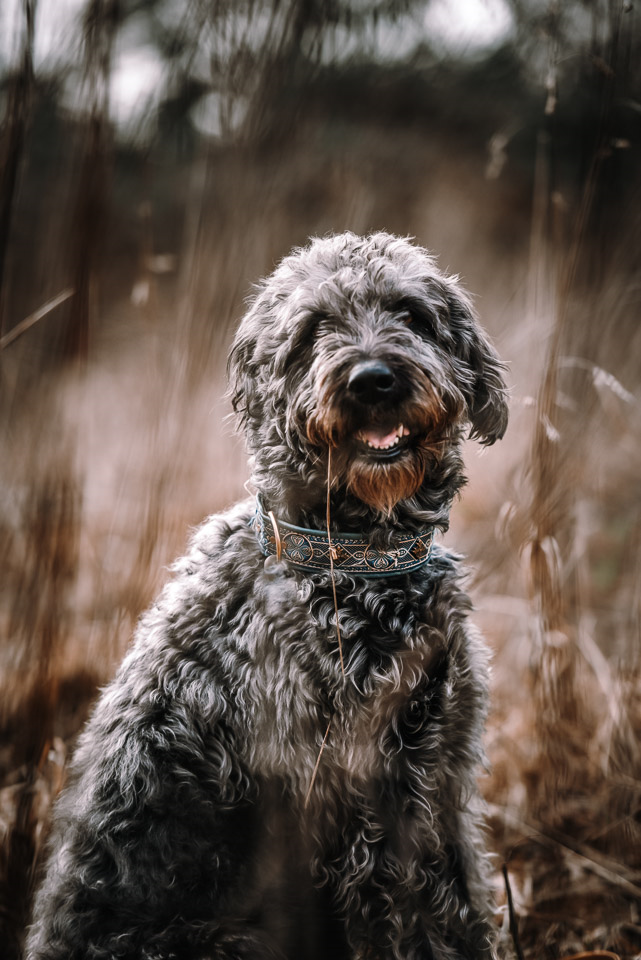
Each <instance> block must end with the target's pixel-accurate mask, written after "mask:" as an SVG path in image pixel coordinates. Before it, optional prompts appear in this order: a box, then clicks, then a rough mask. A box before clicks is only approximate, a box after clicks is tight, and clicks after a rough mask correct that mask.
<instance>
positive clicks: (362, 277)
mask: <svg viewBox="0 0 641 960" xmlns="http://www.w3.org/2000/svg"><path fill="white" fill-rule="evenodd" d="M229 373H230V384H231V393H232V402H233V405H234V409H235V410H236V411H237V413H238V414H239V415H240V417H241V419H242V421H243V422H244V424H245V427H246V429H247V433H248V439H249V444H250V448H251V450H252V452H253V454H254V455H255V457H256V461H257V466H258V471H257V472H258V476H259V478H260V477H261V476H262V478H263V479H265V480H266V481H267V479H268V478H269V477H272V479H273V478H274V477H275V476H279V477H280V478H281V479H282V478H283V477H284V475H285V474H287V475H288V477H289V479H290V481H291V480H292V479H293V478H295V481H296V482H297V483H299V484H302V485H308V486H313V485H314V483H315V482H317V481H319V480H321V479H322V480H323V482H324V478H325V475H326V469H327V454H328V450H330V449H331V452H332V477H333V480H334V482H338V484H339V485H343V486H344V487H345V488H346V489H347V491H348V493H350V494H352V495H353V496H355V497H356V498H357V499H358V500H360V501H361V502H362V503H364V504H367V505H368V506H369V507H372V508H374V509H375V510H376V511H379V512H380V513H383V514H389V513H391V511H392V510H393V509H394V507H395V506H396V504H398V503H399V502H401V501H404V500H407V499H408V498H412V497H415V496H416V495H418V494H419V493H420V489H421V487H422V485H424V484H425V483H426V482H427V477H428V475H429V477H430V479H431V481H433V478H434V472H435V470H438V465H439V464H444V463H445V462H446V461H447V453H448V451H450V450H451V449H452V448H453V447H455V446H457V444H458V441H459V440H460V439H461V437H462V435H463V432H464V430H465V428H466V426H468V425H469V428H470V434H471V436H473V437H475V438H477V439H479V440H480V441H481V442H482V443H486V444H490V443H494V441H495V440H498V439H499V438H500V437H501V436H502V435H503V433H504V431H505V428H506V425H507V404H506V389H505V384H504V381H503V376H502V373H503V365H502V364H501V362H500V361H499V359H498V357H497V354H496V352H495V350H494V348H493V347H492V346H491V344H490V343H489V341H488V339H487V337H486V336H485V334H484V332H483V330H482V329H481V327H480V325H479V323H478V320H477V317H476V314H475V311H474V308H473V306H472V304H471V301H470V299H469V297H468V296H467V294H466V293H465V292H464V290H462V288H461V287H460V286H459V284H458V282H457V280H456V278H454V277H449V276H446V275H444V274H443V273H441V272H440V271H439V270H438V269H437V267H436V263H435V260H434V258H433V257H431V256H430V255H429V254H428V253H427V252H426V251H425V250H424V249H422V248H421V247H418V246H415V245H414V244H412V243H410V242H409V241H408V240H404V239H399V238H397V237H393V236H390V235H389V234H385V233H377V234H374V235H372V236H370V237H357V236H355V235H354V234H352V233H345V234H341V235H339V236H333V237H329V238H325V239H320V240H312V241H311V242H310V244H309V245H308V246H307V247H304V248H302V249H300V250H296V251H294V252H293V253H292V254H291V255H290V256H288V257H286V258H285V259H284V260H283V261H282V262H281V264H280V265H279V267H278V268H277V269H276V271H275V272H274V273H273V274H272V275H271V276H270V277H269V278H268V279H267V280H266V281H264V282H263V284H262V285H261V286H260V288H259V291H258V294H257V295H256V297H255V299H254V300H253V302H252V304H251V306H250V308H249V310H248V312H247V314H246V316H245V317H244V319H243V321H242V323H241V325H240V328H239V330H238V333H237V335H236V338H235V341H234V344H233V346H232V351H231V355H230V359H229ZM452 495H453V494H452ZM450 500H451V496H450Z"/></svg>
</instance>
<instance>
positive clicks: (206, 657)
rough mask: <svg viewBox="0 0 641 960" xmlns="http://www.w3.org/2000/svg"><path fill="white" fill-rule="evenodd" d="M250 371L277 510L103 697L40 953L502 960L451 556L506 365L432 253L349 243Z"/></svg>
mask: <svg viewBox="0 0 641 960" xmlns="http://www.w3.org/2000/svg"><path fill="white" fill-rule="evenodd" d="M229 370H230V378H231V389H232V397H233V403H234V407H235V409H236V411H237V413H238V415H239V417H240V420H241V421H242V423H243V424H244V426H245V429H246V433H247V438H248V443H249V447H250V450H251V452H252V454H253V460H254V470H253V482H254V483H255V485H256V487H257V489H258V491H259V496H258V498H257V500H252V501H251V502H244V503H241V504H239V505H238V506H235V507H233V508H232V509H231V510H229V511H227V512H226V513H223V514H220V515H217V516H214V517H211V518H210V519H209V520H208V521H207V522H206V523H205V524H204V525H203V526H202V527H201V528H200V529H199V530H198V532H197V533H196V535H195V537H194V539H193V542H192V544H191V548H190V550H189V552H188V554H187V556H186V557H185V558H184V559H182V560H180V561H179V562H178V563H177V564H176V566H175V568H174V577H173V579H172V580H171V581H170V582H169V583H168V584H167V586H166V587H165V589H164V591H163V592H162V594H161V596H160V598H159V600H158V601H157V603H156V604H155V605H154V606H153V607H152V609H151V610H150V611H149V612H148V613H147V614H146V615H145V616H144V617H143V618H142V620H141V622H140V625H139V628H138V631H137V635H136V639H135V643H134V644H133V646H132V648H131V650H130V652H129V654H128V655H127V657H126V659H125V661H124V663H123V664H122V666H121V668H120V670H119V672H118V675H117V677H116V679H115V680H114V681H113V682H112V683H111V684H110V686H108V687H107V689H106V690H105V691H104V693H103V694H102V697H101V698H100V700H99V702H98V705H97V707H96V709H95V712H94V714H93V716H92V718H91V720H90V721H89V723H88V725H87V728H86V730H85V731H84V733H83V735H82V737H81V739H80V743H79V746H78V750H77V752H76V756H75V760H74V763H73V766H72V770H71V773H70V781H69V785H68V786H67V788H66V790H65V791H64V793H63V795H62V797H61V799H60V801H59V804H58V807H57V811H56V818H55V825H54V830H53V835H52V841H51V852H50V856H49V861H48V864H47V867H46V876H45V879H44V883H43V885H42V887H41V889H40V891H39V893H38V895H37V898H36V904H35V913H34V922H33V926H32V928H31V931H30V934H29V938H28V943H27V957H28V958H29V960H81V958H82V960H108V958H132V960H133V958H148V960H152V958H153V960H168V958H185V960H187V958H190V960H194V958H203V960H204V958H220V960H223V958H224V960H240V958H247V960H249V958H251V960H260V958H267V957H280V958H282V957H288V958H291V960H307V958H314V957H319V958H320V957H324V958H330V957H331V958H332V960H334V958H351V960H357V958H358V960H365V958H372V960H387V958H389V960H391V958H394V960H452V958H455V957H456V958H489V957H491V956H492V955H493V946H492V940H493V933H492V922H491V919H490V914H491V909H492V908H491V898H490V894H489V891H488V886H487V883H486V877H485V873H486V864H485V855H484V852H483V851H484V843H483V837H482V831H481V825H480V816H479V801H478V796H477V790H476V786H475V780H474V777H475V770H476V768H477V765H478V763H479V761H481V759H482V749H481V734H482V728H483V722H484V715H485V711H486V704H487V686H486V652H485V648H484V646H483V643H482V642H481V640H480V639H479V638H478V637H477V636H476V635H475V633H474V631H473V630H472V629H471V628H470V626H469V625H468V623H467V614H468V611H469V601H468V599H467V598H466V595H465V593H464V592H463V589H462V587H461V583H460V572H459V569H458V561H457V558H456V557H455V556H453V555H452V554H451V553H449V552H447V551H446V550H444V549H442V548H441V547H440V546H432V534H433V531H434V529H435V528H436V529H439V530H445V529H446V528H447V525H448V514H449V510H450V506H451V503H452V500H453V498H454V496H455V494H456V493H457V491H458V490H459V488H460V487H461V485H462V484H463V483H464V476H463V472H462V461H461V441H462V439H463V436H464V435H465V434H466V432H468V430H470V429H471V433H472V435H473V436H475V437H476V438H478V439H479V440H480V441H481V442H483V443H493V442H494V441H495V440H496V439H498V438H500V437H501V436H502V434H503V432H504V430H505V427H506V422H507V407H506V400H505V386H504V382H503V379H502V365H501V363H500V362H499V360H498V358H497V356H496V353H495V352H494V350H493V348H492V347H491V346H490V344H489V342H488V340H487V339H486V337H485V336H484V334H483V332H482V330H481V328H480V327H479V324H478V322H477V319H476V316H475V313H474V310H473V308H472V305H471V303H470V300H469V299H468V297H467V296H466V294H465V293H464V292H463V291H462V290H461V288H460V286H459V285H458V283H457V282H456V279H455V278H453V277H448V276H445V275H443V274H442V273H441V272H439V270H438V269H437V267H436V264H435V261H434V259H433V258H432V257H431V256H430V255H429V254H428V253H427V252H426V251H425V250H423V249H421V248H420V247H417V246H415V245H413V244H411V243H410V242H408V241H407V240H403V239H398V238H395V237H392V236H390V235H388V234H384V233H378V234H375V235H373V236H370V237H365V238H361V237H357V236H354V235H353V234H351V233H346V234H343V235H340V236H334V237H330V238H327V239H322V240H314V241H312V242H311V243H310V244H309V246H307V247H305V248H304V249H300V250H297V251H295V252H294V253H293V254H292V255H291V256H289V257H287V258H286V259H285V260H283V262H282V263H281V264H280V266H279V267H278V268H277V270H276V271H275V273H274V274H273V275H272V276H271V277H270V278H269V279H268V280H267V281H265V282H264V283H263V284H262V286H261V287H260V289H259V291H258V293H257V295H256V297H255V299H254V300H253V302H252V304H251V306H250V308H249V311H248V313H247V315H246V316H245V318H244V320H243V322H242V323H241V326H240V329H239V331H238V334H237V336H236V339H235V342H234V345H233V348H232V352H231V357H230V363H229ZM265 555H267V558H266V556H265Z"/></svg>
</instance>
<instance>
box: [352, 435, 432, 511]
mask: <svg viewBox="0 0 641 960" xmlns="http://www.w3.org/2000/svg"><path fill="white" fill-rule="evenodd" d="M424 477H425V456H424V455H423V453H422V451H421V450H414V451H412V452H411V455H410V454H405V455H403V457H402V459H400V460H399V461H397V462H394V463H376V462H373V461H367V460H362V459H356V460H352V461H351V462H350V463H349V464H348V466H347V489H348V490H349V491H350V493H353V494H354V496H355V497H358V499H359V500H362V501H363V503H366V504H367V505H368V506H370V507H373V508H374V509H375V510H378V511H379V512H380V513H386V514H388V515H389V514H390V513H391V512H392V510H393V509H394V507H395V506H396V504H397V503H398V502H399V501H400V500H407V499H408V498H409V497H412V496H413V495H414V494H415V493H416V491H417V490H418V489H419V487H420V486H421V484H422V483H423V479H424Z"/></svg>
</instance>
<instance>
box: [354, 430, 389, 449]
mask: <svg viewBox="0 0 641 960" xmlns="http://www.w3.org/2000/svg"><path fill="white" fill-rule="evenodd" d="M397 431H398V427H397V428H396V429H394V430H392V431H391V432H390V433H381V432H380V431H379V430H363V431H362V432H361V436H362V438H363V439H364V440H365V441H366V442H367V443H371V444H372V446H373V447H389V446H390V445H391V444H392V443H394V441H395V440H396V439H397V438H398V432H397Z"/></svg>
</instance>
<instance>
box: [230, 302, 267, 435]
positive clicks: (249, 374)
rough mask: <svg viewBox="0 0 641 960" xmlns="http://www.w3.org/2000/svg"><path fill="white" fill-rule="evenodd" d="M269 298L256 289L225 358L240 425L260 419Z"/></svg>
mask: <svg viewBox="0 0 641 960" xmlns="http://www.w3.org/2000/svg"><path fill="white" fill-rule="evenodd" d="M272 307H273V304H272V297H271V296H270V295H269V292H268V290H266V289H265V287H264V286H263V287H259V289H258V293H257V295H256V297H255V299H254V300H253V301H252V302H251V303H250V306H249V309H248V310H247V313H246V314H245V316H244V317H243V319H242V320H241V322H240V325H239V327H238V330H237V331H236V335H235V337H234V340H233V342H232V345H231V350H230V352H229V357H228V358H227V379H228V381H229V391H228V392H229V396H230V397H231V403H232V407H233V408H234V412H235V413H236V414H237V415H238V418H239V420H240V423H241V424H247V423H248V422H249V421H250V420H252V419H255V418H257V417H258V418H259V419H260V418H261V416H262V414H261V411H262V409H263V404H264V399H265V398H264V391H263V390H262V388H261V384H260V376H259V371H260V369H261V367H262V366H263V365H264V363H265V358H266V354H267V353H268V352H269V348H270V347H271V344H269V345H268V343H267V341H269V340H270V316H271V310H272Z"/></svg>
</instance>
